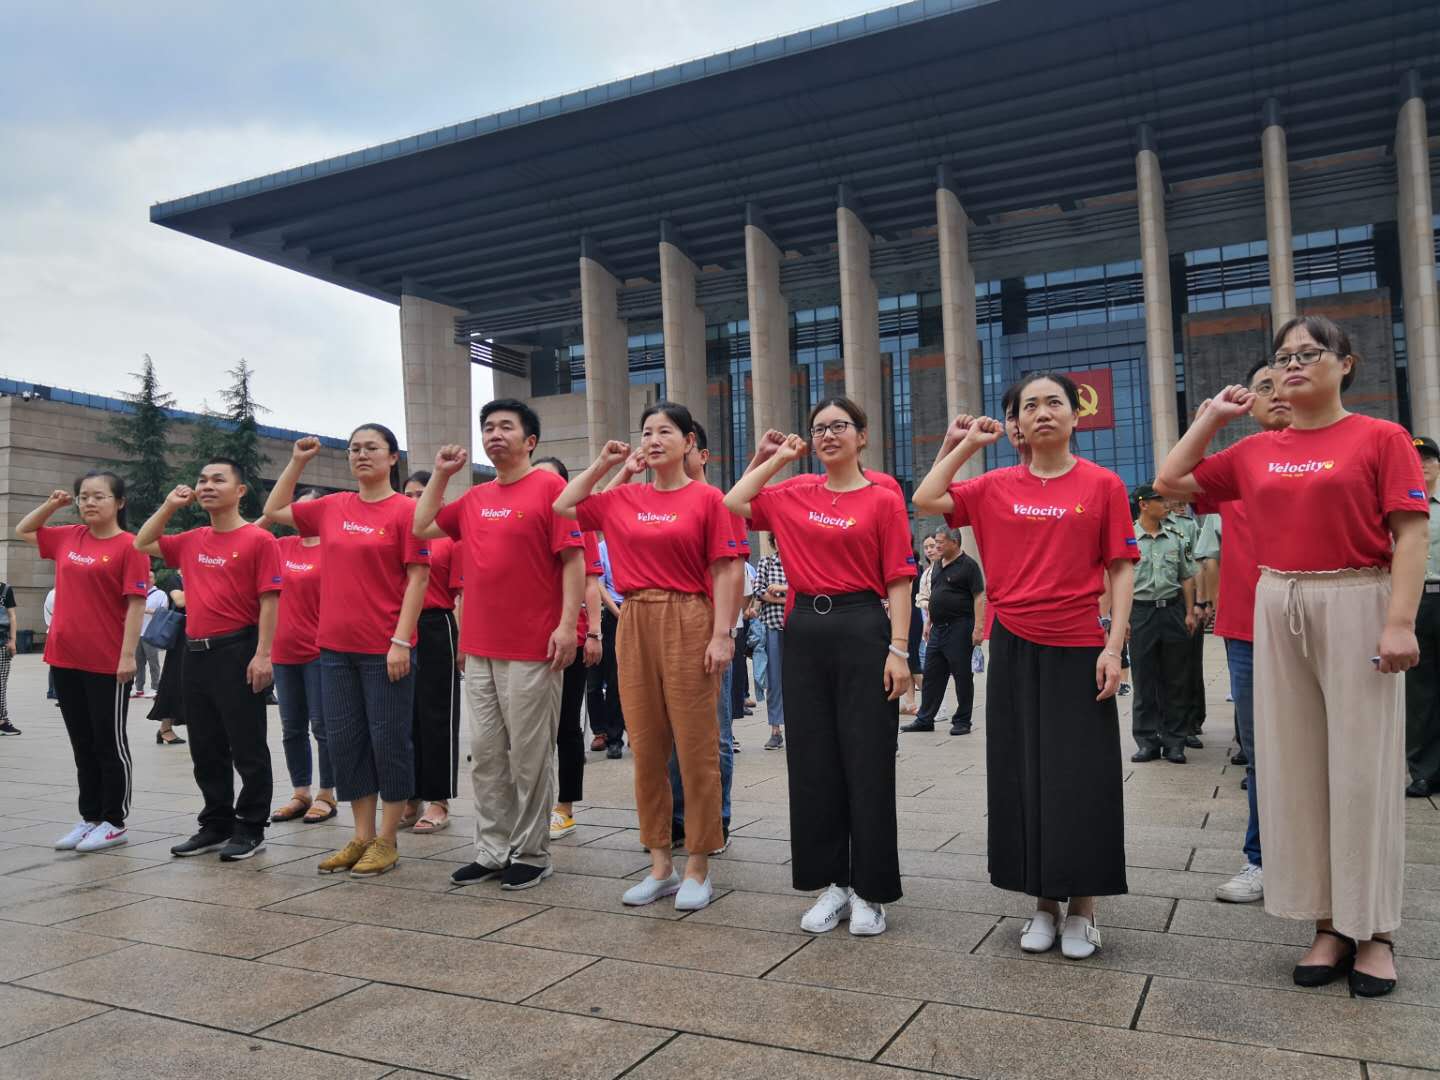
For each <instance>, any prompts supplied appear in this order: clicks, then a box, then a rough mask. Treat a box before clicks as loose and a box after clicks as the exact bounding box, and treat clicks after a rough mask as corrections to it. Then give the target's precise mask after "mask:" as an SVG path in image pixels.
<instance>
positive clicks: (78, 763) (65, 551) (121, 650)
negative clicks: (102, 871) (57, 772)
mask: <svg viewBox="0 0 1440 1080" xmlns="http://www.w3.org/2000/svg"><path fill="white" fill-rule="evenodd" d="M71 504H75V505H76V506H77V507H78V509H79V511H80V521H81V522H82V524H79V525H59V526H49V525H46V524H45V523H46V522H47V521H49V520H50V517H51V515H53V514H54V513H55V512H56V511H57V510H60V509H62V508H64V507H66V506H70V505H71ZM15 535H16V536H18V537H19V538H20V539H21V540H23V541H25V543H27V544H33V545H34V546H36V547H38V548H39V549H40V557H41V558H42V559H52V560H54V562H55V619H54V621H53V622H52V623H51V624H50V633H49V634H48V635H47V636H46V638H45V662H46V663H47V664H49V665H50V670H51V671H52V672H53V673H54V675H55V692H56V694H57V695H59V699H60V715H61V716H62V717H63V718H64V720H65V731H66V733H67V734H68V735H69V736H70V749H71V751H72V752H73V753H74V755H75V771H76V773H77V775H78V778H79V785H80V820H79V821H78V822H76V824H75V827H74V828H73V829H71V830H70V831H69V832H68V833H66V834H65V835H64V836H62V837H61V838H60V839H59V840H56V841H55V847H56V849H57V850H60V851H100V850H102V849H103V848H108V847H115V846H117V845H119V844H123V843H125V842H126V839H127V837H126V834H125V816H126V814H127V813H128V812H129V810H130V742H129V740H128V739H127V737H126V734H125V718H126V713H127V711H128V709H129V705H130V683H131V681H132V680H133V679H134V678H135V643H136V642H137V641H139V640H140V620H141V618H142V617H143V616H144V614H145V593H146V592H147V591H148V590H149V586H150V560H149V559H147V558H146V557H145V556H144V555H142V554H140V552H138V551H136V550H135V545H134V540H135V537H134V536H133V535H131V534H130V533H128V532H126V531H125V481H124V480H122V479H120V477H118V476H116V475H115V474H114V473H111V472H99V471H96V472H89V473H86V474H85V475H84V476H83V477H81V478H80V479H79V480H76V481H75V493H74V495H73V496H72V495H71V494H70V492H68V491H52V492H51V493H50V497H49V498H48V499H46V500H45V501H44V502H43V503H41V504H40V505H39V506H38V507H37V508H36V509H34V510H32V511H30V513H28V514H26V515H25V517H24V518H22V519H21V521H20V524H19V525H17V526H16V527H15Z"/></svg>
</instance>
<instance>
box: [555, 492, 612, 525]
mask: <svg viewBox="0 0 1440 1080" xmlns="http://www.w3.org/2000/svg"><path fill="white" fill-rule="evenodd" d="M624 490H625V489H624V488H623V487H618V488H616V489H615V490H614V491H597V492H595V493H594V494H591V495H587V496H585V498H583V499H581V500H580V502H579V504H578V505H577V506H576V507H575V520H576V521H577V522H578V523H579V525H580V528H582V529H584V530H586V531H587V532H604V531H605V518H606V515H607V514H609V512H610V511H611V510H612V508H613V507H612V504H613V503H614V502H615V501H616V499H618V498H619V497H620V493H621V492H622V491H624ZM556 516H557V517H558V516H559V515H558V514H557V515H556Z"/></svg>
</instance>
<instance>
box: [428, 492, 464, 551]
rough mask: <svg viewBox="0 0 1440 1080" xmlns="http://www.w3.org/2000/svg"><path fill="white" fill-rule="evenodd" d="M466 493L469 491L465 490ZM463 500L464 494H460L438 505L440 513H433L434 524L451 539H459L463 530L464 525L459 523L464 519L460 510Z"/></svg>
mask: <svg viewBox="0 0 1440 1080" xmlns="http://www.w3.org/2000/svg"><path fill="white" fill-rule="evenodd" d="M468 494H469V492H466V495H468ZM464 501H465V495H462V496H460V498H458V499H456V500H455V501H454V502H452V503H446V504H445V505H444V506H442V507H440V513H438V514H436V515H435V524H436V525H438V526H439V527H440V531H441V532H443V533H444V534H445V535H446V536H448V537H450V538H451V539H452V540H459V539H460V537H461V536H463V535H464V532H465V529H464V526H463V525H462V524H461V522H462V521H463V520H464V515H463V514H461V512H460V504H461V503H462V502H464Z"/></svg>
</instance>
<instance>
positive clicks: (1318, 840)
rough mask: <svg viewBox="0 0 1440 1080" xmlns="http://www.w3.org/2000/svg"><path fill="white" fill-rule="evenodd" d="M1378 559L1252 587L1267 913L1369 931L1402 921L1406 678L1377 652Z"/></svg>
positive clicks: (1268, 576)
mask: <svg viewBox="0 0 1440 1080" xmlns="http://www.w3.org/2000/svg"><path fill="white" fill-rule="evenodd" d="M1389 603H1390V575H1389V573H1388V572H1386V571H1383V570H1343V571H1338V572H1335V573H1326V574H1281V573H1277V572H1275V571H1272V570H1264V571H1263V572H1262V573H1261V576H1260V585H1259V588H1258V589H1257V590H1256V594H1255V757H1256V766H1255V768H1256V777H1257V780H1258V781H1259V787H1260V790H1259V796H1260V839H1261V843H1260V847H1261V850H1262V851H1264V853H1265V910H1266V911H1268V912H1269V913H1270V914H1272V915H1281V916H1284V917H1286V918H1290V919H1333V920H1334V922H1335V929H1336V930H1338V931H1339V932H1340V933H1342V934H1345V935H1346V936H1348V937H1352V938H1355V939H1357V940H1361V941H1363V940H1365V939H1367V938H1370V937H1372V936H1374V935H1375V934H1377V933H1386V932H1388V931H1391V930H1394V929H1395V928H1396V927H1397V926H1399V925H1400V904H1401V891H1402V881H1403V878H1404V869H1405V680H1404V678H1403V677H1402V676H1400V675H1382V674H1380V672H1378V671H1377V670H1376V668H1375V665H1374V664H1372V663H1371V662H1370V658H1371V657H1372V656H1374V655H1375V646H1376V643H1377V642H1378V641H1379V640H1380V631H1381V629H1382V628H1383V627H1384V624H1385V614H1386V610H1387V609H1388V607H1389Z"/></svg>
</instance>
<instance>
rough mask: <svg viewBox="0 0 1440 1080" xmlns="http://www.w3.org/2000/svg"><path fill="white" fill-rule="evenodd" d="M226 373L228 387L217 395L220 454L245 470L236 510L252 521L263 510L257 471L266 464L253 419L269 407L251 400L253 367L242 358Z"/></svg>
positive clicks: (258, 426) (257, 428) (261, 489)
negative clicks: (244, 489) (244, 484)
mask: <svg viewBox="0 0 1440 1080" xmlns="http://www.w3.org/2000/svg"><path fill="white" fill-rule="evenodd" d="M226 374H227V375H229V376H230V379H231V382H230V385H229V387H227V388H226V389H224V390H221V391H220V398H221V400H223V401H224V402H225V411H224V412H223V413H221V417H222V418H223V419H222V427H223V434H222V436H221V442H220V445H221V446H222V447H223V449H222V451H221V453H222V455H223V456H224V457H228V458H231V459H232V460H234V461H237V462H239V464H240V467H241V468H242V469H244V470H245V476H246V478H247V479H248V480H249V490H248V491H247V492H246V493H245V498H244V499H242V500H241V502H240V513H241V514H243V515H244V516H245V517H246V518H248V519H250V520H251V521H253V520H255V519H256V518H258V517H259V516H260V514H261V512H262V511H264V509H265V494H266V492H265V490H264V486H263V485H262V484H261V482H260V473H261V471H262V470H263V469H264V468H265V467H266V465H267V464H268V463H269V462H268V459H267V458H266V457H265V455H264V453H263V452H262V451H261V449H260V425H259V423H258V422H257V421H256V419H255V418H256V415H257V414H259V413H262V412H269V411H270V410H269V409H267V408H265V406H263V405H261V404H260V403H259V402H257V401H256V400H255V397H254V395H253V394H252V392H251V383H252V381H253V380H254V377H255V369H254V368H252V367H250V365H249V364H247V363H245V360H244V359H243V358H242V359H241V360H240V363H239V364H238V365H236V366H235V367H233V368H231V369H230V370H229V371H227V372H226ZM225 421H228V422H225Z"/></svg>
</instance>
